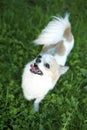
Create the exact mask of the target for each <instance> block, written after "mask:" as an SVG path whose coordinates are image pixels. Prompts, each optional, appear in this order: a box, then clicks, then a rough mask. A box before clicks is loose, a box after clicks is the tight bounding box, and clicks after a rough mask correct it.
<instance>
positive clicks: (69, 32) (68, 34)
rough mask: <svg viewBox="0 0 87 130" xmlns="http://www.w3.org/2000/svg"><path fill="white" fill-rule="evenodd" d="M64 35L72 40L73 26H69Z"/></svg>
mask: <svg viewBox="0 0 87 130" xmlns="http://www.w3.org/2000/svg"><path fill="white" fill-rule="evenodd" d="M63 36H64V37H65V38H66V39H67V41H69V42H70V41H72V33H71V27H67V28H66V30H65V31H64V34H63Z"/></svg>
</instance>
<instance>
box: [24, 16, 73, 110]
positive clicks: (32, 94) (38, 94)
mask: <svg viewBox="0 0 87 130" xmlns="http://www.w3.org/2000/svg"><path fill="white" fill-rule="evenodd" d="M68 17H69V15H68V14H66V16H65V18H64V19H63V18H59V17H54V19H53V21H51V22H50V23H49V24H48V26H47V27H46V28H45V29H44V30H43V31H42V33H41V34H40V36H39V37H38V38H37V39H36V40H35V41H34V42H35V43H36V44H44V45H50V44H55V43H57V42H58V41H61V40H63V41H64V46H65V48H66V52H65V54H64V55H63V56H59V55H58V54H55V55H54V56H52V55H51V54H50V53H51V52H52V51H55V48H51V49H50V50H48V51H47V52H46V53H45V54H43V55H42V59H41V63H39V64H38V66H39V68H40V70H41V71H42V72H43V75H38V74H33V73H32V72H31V71H30V65H31V64H34V63H35V59H34V60H33V61H31V62H29V63H28V64H27V65H26V66H25V68H24V72H23V75H22V89H23V93H24V96H25V98H26V99H27V100H32V99H35V102H34V110H35V111H38V110H39V103H40V102H41V100H42V99H43V98H44V97H45V95H46V94H47V93H48V92H49V90H51V89H53V88H54V85H55V84H56V82H57V80H58V79H59V77H60V76H61V75H62V74H64V73H65V72H66V71H67V70H68V67H64V66H59V65H65V62H66V59H67V56H68V54H69V53H70V51H71V49H72V47H73V45H74V38H73V39H72V41H71V42H69V41H67V40H66V39H65V38H64V37H63V34H64V31H65V29H66V28H67V26H71V25H70V22H69V19H68ZM72 37H73V36H72ZM45 63H53V66H54V69H55V72H58V75H57V76H56V77H55V79H53V77H52V76H53V75H55V74H54V73H55V72H54V73H53V72H52V71H51V70H49V69H48V70H47V69H46V68H45V67H44V64H45ZM54 64H56V65H54ZM55 66H57V67H58V68H57V67H55Z"/></svg>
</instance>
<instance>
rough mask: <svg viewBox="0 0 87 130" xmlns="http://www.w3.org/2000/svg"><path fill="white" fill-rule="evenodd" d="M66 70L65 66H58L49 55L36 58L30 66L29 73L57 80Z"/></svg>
mask: <svg viewBox="0 0 87 130" xmlns="http://www.w3.org/2000/svg"><path fill="white" fill-rule="evenodd" d="M68 69H69V67H67V66H60V65H58V63H57V62H56V60H55V58H54V57H53V56H52V55H49V54H44V55H39V56H37V58H36V59H35V60H34V63H32V64H30V71H31V73H34V74H36V75H39V76H47V77H51V78H52V80H57V79H58V78H59V77H60V76H61V75H62V74H64V73H65V72H66V71H67V70H68Z"/></svg>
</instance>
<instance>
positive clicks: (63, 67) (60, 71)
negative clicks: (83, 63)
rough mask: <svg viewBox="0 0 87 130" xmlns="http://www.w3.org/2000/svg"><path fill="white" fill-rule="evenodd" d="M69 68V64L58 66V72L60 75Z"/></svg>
mask: <svg viewBox="0 0 87 130" xmlns="http://www.w3.org/2000/svg"><path fill="white" fill-rule="evenodd" d="M68 69H69V66H60V69H59V73H60V75H63V74H65V73H66V72H67V71H68Z"/></svg>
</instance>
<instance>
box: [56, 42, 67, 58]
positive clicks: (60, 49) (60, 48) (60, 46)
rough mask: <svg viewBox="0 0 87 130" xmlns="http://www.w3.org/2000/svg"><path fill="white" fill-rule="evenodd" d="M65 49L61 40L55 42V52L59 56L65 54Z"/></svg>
mask: <svg viewBox="0 0 87 130" xmlns="http://www.w3.org/2000/svg"><path fill="white" fill-rule="evenodd" d="M65 51H66V48H65V46H64V43H63V40H62V41H60V42H59V43H57V44H56V53H58V54H59V55H60V56H63V55H64V54H65Z"/></svg>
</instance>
